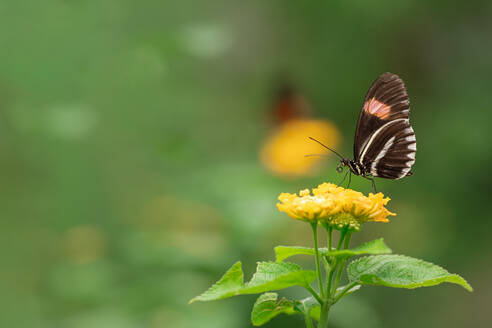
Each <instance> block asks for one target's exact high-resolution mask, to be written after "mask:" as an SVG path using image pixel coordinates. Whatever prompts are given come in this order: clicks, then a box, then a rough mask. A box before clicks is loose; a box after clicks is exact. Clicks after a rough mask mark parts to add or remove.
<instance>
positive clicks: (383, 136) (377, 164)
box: [354, 73, 417, 179]
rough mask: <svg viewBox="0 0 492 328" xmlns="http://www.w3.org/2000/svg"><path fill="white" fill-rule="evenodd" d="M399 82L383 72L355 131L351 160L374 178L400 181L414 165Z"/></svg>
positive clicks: (406, 107) (402, 87) (413, 143)
mask: <svg viewBox="0 0 492 328" xmlns="http://www.w3.org/2000/svg"><path fill="white" fill-rule="evenodd" d="M409 112H410V103H409V100H408V94H407V91H406V89H405V85H404V84H403V81H402V80H401V79H400V78H399V77H398V76H397V75H395V74H392V73H384V74H382V75H381V76H379V77H378V78H377V79H376V81H374V82H373V84H372V85H371V87H370V88H369V91H368V92H367V95H366V98H365V100H364V105H363V106H362V110H361V112H360V115H359V120H358V122H357V129H356V132H355V142H354V158H355V160H356V161H357V162H359V163H362V164H363V165H364V166H365V167H366V169H367V170H368V171H369V172H370V173H371V174H372V176H375V177H382V178H387V179H400V178H403V177H405V176H407V175H410V174H411V172H410V169H411V167H412V165H413V164H414V163H415V152H416V150H417V148H416V140H415V133H414V131H413V129H412V127H411V125H410V122H409V117H408V114H409Z"/></svg>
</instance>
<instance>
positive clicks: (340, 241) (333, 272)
mask: <svg viewBox="0 0 492 328" xmlns="http://www.w3.org/2000/svg"><path fill="white" fill-rule="evenodd" d="M346 234H347V230H342V231H341V232H340V239H339V240H338V245H337V251H339V250H340V248H341V247H342V243H343V240H344V239H345V235H346ZM338 263H339V262H338V258H337V257H335V258H334V263H333V265H332V267H331V270H330V273H329V275H328V283H327V285H326V295H328V296H331V285H332V280H333V275H334V274H335V272H336V271H337V268H338Z"/></svg>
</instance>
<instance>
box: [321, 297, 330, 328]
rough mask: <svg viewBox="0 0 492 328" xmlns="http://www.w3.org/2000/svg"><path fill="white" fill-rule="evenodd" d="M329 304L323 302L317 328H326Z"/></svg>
mask: <svg viewBox="0 0 492 328" xmlns="http://www.w3.org/2000/svg"><path fill="white" fill-rule="evenodd" d="M330 307H331V303H330V302H325V304H323V305H322V306H321V313H320V316H319V322H318V328H326V327H328V313H329V312H330Z"/></svg>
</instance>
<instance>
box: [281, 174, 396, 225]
mask: <svg viewBox="0 0 492 328" xmlns="http://www.w3.org/2000/svg"><path fill="white" fill-rule="evenodd" d="M278 199H279V201H280V202H281V203H278V204H277V207H278V209H279V211H281V212H285V213H287V214H288V215H289V216H290V217H292V218H294V219H299V220H304V221H313V220H317V221H320V222H322V223H326V224H328V225H330V226H332V227H334V228H335V229H349V230H359V229H360V227H361V224H362V223H364V222H368V221H375V222H388V221H389V220H388V218H387V217H388V216H391V215H396V214H395V213H391V212H390V211H388V210H387V209H386V208H385V205H386V204H387V203H388V202H389V200H390V199H389V198H385V197H384V195H383V194H382V193H377V194H372V193H370V194H369V196H365V195H364V194H363V193H361V192H358V191H355V190H352V189H345V188H342V187H338V186H336V185H334V184H331V183H323V184H321V185H319V186H318V187H317V188H314V189H313V190H312V193H311V192H310V191H309V189H304V190H301V191H300V192H299V196H298V195H297V194H289V193H282V194H280V196H279V197H278Z"/></svg>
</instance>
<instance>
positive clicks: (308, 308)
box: [297, 296, 321, 321]
mask: <svg viewBox="0 0 492 328" xmlns="http://www.w3.org/2000/svg"><path fill="white" fill-rule="evenodd" d="M297 303H298V304H299V305H298V306H299V307H300V308H301V309H302V311H303V312H304V313H309V315H310V316H311V318H313V319H314V320H316V321H319V316H320V312H321V305H320V304H319V303H318V301H317V300H316V299H315V298H314V297H312V296H309V297H306V298H305V299H303V300H301V301H298V302H297Z"/></svg>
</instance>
